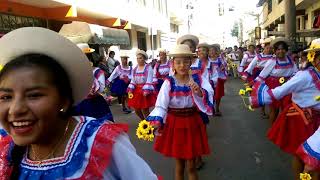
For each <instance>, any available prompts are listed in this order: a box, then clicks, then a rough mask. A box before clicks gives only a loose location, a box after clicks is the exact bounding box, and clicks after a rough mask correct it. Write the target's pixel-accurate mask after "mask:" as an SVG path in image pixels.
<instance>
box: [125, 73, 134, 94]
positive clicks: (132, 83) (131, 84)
mask: <svg viewBox="0 0 320 180" xmlns="http://www.w3.org/2000/svg"><path fill="white" fill-rule="evenodd" d="M130 77H131V81H130V84H129V85H128V88H127V92H128V93H132V92H133V90H134V88H135V85H136V82H135V80H134V70H132V71H131V75H130Z"/></svg>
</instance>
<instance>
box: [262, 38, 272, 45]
mask: <svg viewBox="0 0 320 180" xmlns="http://www.w3.org/2000/svg"><path fill="white" fill-rule="evenodd" d="M271 41H272V39H271V38H265V39H264V40H263V41H262V44H270V43H271Z"/></svg>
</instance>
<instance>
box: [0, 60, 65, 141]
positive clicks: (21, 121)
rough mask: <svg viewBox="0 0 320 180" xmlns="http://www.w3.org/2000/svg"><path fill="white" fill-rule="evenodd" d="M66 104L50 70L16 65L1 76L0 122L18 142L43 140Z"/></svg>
mask: <svg viewBox="0 0 320 180" xmlns="http://www.w3.org/2000/svg"><path fill="white" fill-rule="evenodd" d="M66 104H67V103H66V101H65V100H63V98H61V97H60V95H59V92H58V90H57V88H56V86H54V84H53V82H52V80H51V78H50V75H49V73H47V72H46V71H44V70H42V69H40V68H38V67H35V66H33V67H21V68H17V69H15V70H14V71H9V72H6V73H5V74H4V75H3V76H2V77H1V79H0V123H1V125H2V126H3V128H4V129H5V130H6V131H7V132H8V133H9V135H10V136H11V137H12V138H13V141H14V142H15V144H17V145H20V146H24V145H29V144H37V143H44V142H45V141H46V138H48V137H50V134H54V133H53V132H54V131H55V128H54V127H57V123H60V122H59V121H57V119H60V118H59V117H60V116H59V110H60V109H61V108H63V107H66Z"/></svg>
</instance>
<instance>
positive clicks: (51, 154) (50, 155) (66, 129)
mask: <svg viewBox="0 0 320 180" xmlns="http://www.w3.org/2000/svg"><path fill="white" fill-rule="evenodd" d="M69 125H70V120H68V123H67V126H66V128H65V130H64V134H63V136H62V137H61V138H60V140H59V141H58V142H57V144H56V145H55V146H54V148H53V149H52V151H51V152H50V153H49V154H48V155H47V156H45V157H43V158H40V157H39V156H37V153H36V152H35V150H34V148H32V147H31V148H30V149H31V151H32V153H33V156H34V157H35V160H37V161H39V163H38V166H39V167H41V165H42V162H43V161H44V160H46V159H48V158H50V157H53V156H54V153H55V152H56V151H57V149H58V147H59V145H60V144H61V143H62V141H63V140H64V138H63V137H65V136H66V135H67V132H68V129H69Z"/></svg>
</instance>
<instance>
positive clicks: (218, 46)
mask: <svg viewBox="0 0 320 180" xmlns="http://www.w3.org/2000/svg"><path fill="white" fill-rule="evenodd" d="M209 48H216V49H217V50H218V51H219V50H220V44H211V45H210V46H209Z"/></svg>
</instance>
